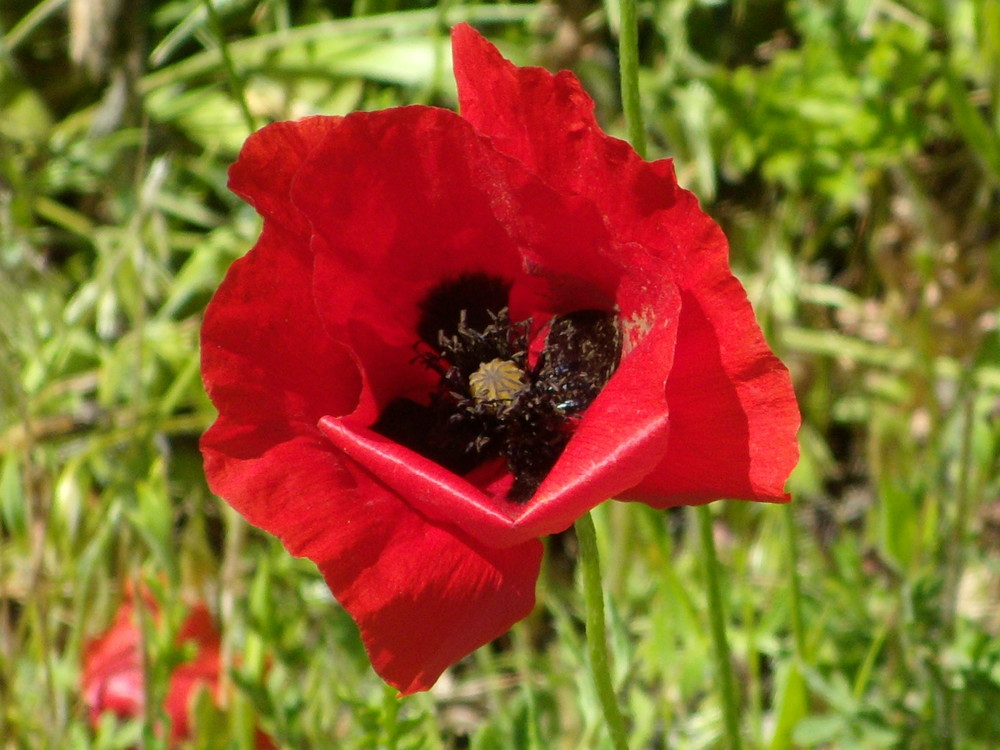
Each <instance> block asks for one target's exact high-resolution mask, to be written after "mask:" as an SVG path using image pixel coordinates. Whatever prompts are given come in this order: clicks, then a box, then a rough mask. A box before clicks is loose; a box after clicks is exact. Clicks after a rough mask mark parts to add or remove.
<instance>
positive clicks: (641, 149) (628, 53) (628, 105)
mask: <svg viewBox="0 0 1000 750" xmlns="http://www.w3.org/2000/svg"><path fill="white" fill-rule="evenodd" d="M621 13H622V24H621V30H620V32H619V38H618V58H619V65H620V66H621V86H622V110H623V111H624V112H625V127H626V129H627V131H628V139H629V141H630V142H631V143H632V148H634V149H635V150H636V153H638V154H639V156H641V157H643V158H645V157H646V130H645V128H644V127H643V124H642V105H641V104H640V103H639V21H638V14H637V11H636V0H621Z"/></svg>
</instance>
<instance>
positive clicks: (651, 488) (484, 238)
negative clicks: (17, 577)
mask: <svg viewBox="0 0 1000 750" xmlns="http://www.w3.org/2000/svg"><path fill="white" fill-rule="evenodd" d="M453 49H454V62H455V73H456V77H457V79H458V87H459V100H460V104H461V115H457V114H455V113H453V112H450V111H447V110H443V109H437V108H431V107H422V106H414V107H398V108H394V109H389V110H385V111H381V112H371V113H355V114H351V115H349V116H347V117H344V118H338V117H310V118H306V119H303V120H300V121H297V122H285V123H277V124H274V125H271V126H269V127H266V128H264V129H263V130H261V131H260V132H258V133H256V134H254V135H253V136H251V137H250V138H249V139H248V140H247V142H246V144H245V146H244V148H243V151H242V153H241V154H240V158H239V160H238V161H237V163H236V164H234V165H233V167H232V169H231V170H230V187H231V188H232V190H233V191H235V192H236V193H237V194H239V195H240V196H242V197H243V198H244V199H245V200H247V201H248V202H249V203H251V204H252V205H253V206H254V207H255V208H256V209H257V211H258V212H259V213H260V215H261V216H262V217H263V219H264V225H263V231H262V234H261V237H260V239H259V240H258V242H257V244H256V246H255V247H254V249H253V250H252V251H251V252H250V253H249V254H247V255H246V256H245V257H243V258H241V259H240V260H238V261H236V262H235V263H234V264H233V266H232V267H231V268H230V270H229V272H228V274H227V276H226V278H225V280H224V281H223V283H222V285H221V287H220V288H219V290H218V292H217V293H216V295H215V297H214V299H213V300H212V302H211V303H210V305H209V307H208V310H207V312H206V316H205V323H204V328H203V330H202V373H203V377H204V382H205V386H206V389H207V390H208V393H209V395H210V396H211V398H212V401H213V402H214V403H215V405H216V406H217V407H218V410H219V417H218V419H217V421H216V422H215V424H214V425H213V426H212V427H211V428H210V429H209V431H208V432H207V433H206V434H205V436H204V437H203V439H202V451H203V453H204V456H205V466H206V473H207V476H208V480H209V483H210V485H211V487H212V489H213V490H214V491H215V492H217V493H218V494H219V495H221V496H222V497H223V498H225V499H226V500H227V501H228V502H229V503H231V504H232V505H233V506H234V507H235V508H236V509H237V510H239V511H240V512H241V513H242V514H243V515H245V516H246V517H247V518H248V519H249V520H250V522H251V523H253V524H255V525H257V526H259V527H261V528H263V529H266V530H267V531H269V532H271V533H273V534H275V535H277V536H278V537H280V538H281V540H282V541H283V542H284V544H285V546H286V547H287V548H288V549H289V550H290V551H291V552H292V553H293V554H296V555H301V556H306V557H308V558H310V559H312V560H313V561H314V562H316V564H317V565H318V566H319V568H320V570H321V571H322V572H323V574H324V576H325V577H326V580H327V583H328V584H329V586H330V588H331V590H332V591H333V593H334V594H335V596H336V597H337V599H338V600H339V601H340V602H341V603H342V604H343V606H344V607H345V608H346V609H347V610H348V611H349V612H350V613H351V615H352V616H353V617H354V619H355V621H356V622H357V623H358V625H359V627H360V629H361V634H362V637H363V639H364V642H365V644H366V647H367V649H368V652H369V655H370V657H371V660H372V664H373V665H374V667H375V669H376V671H377V672H378V673H379V674H380V675H381V676H382V677H383V678H384V679H385V680H386V681H387V682H389V683H391V684H392V685H394V686H395V687H397V688H398V689H399V690H400V691H402V692H403V693H410V692H414V691H417V690H423V689H427V688H428V687H430V686H431V685H432V684H433V683H434V681H435V680H436V679H437V678H438V676H439V675H440V674H441V672H442V671H443V670H444V669H445V668H446V667H447V666H449V665H450V664H452V663H454V662H455V661H457V660H458V659H460V658H462V657H463V656H465V655H466V654H468V653H469V652H471V651H472V650H474V649H475V648H477V647H479V646H480V645H482V644H484V643H486V642H488V641H489V640H491V639H493V638H495V637H497V636H499V635H500V634H502V633H503V632H504V631H506V630H507V629H508V628H509V627H510V625H511V624H513V623H514V622H516V621H517V620H519V619H521V618H523V617H524V616H526V615H527V614H528V612H530V611H531V609H532V607H533V605H534V587H535V580H536V577H537V574H538V567H539V563H540V558H541V553H542V546H541V544H540V542H539V541H538V537H541V536H544V535H546V534H551V533H554V532H558V531H561V530H563V529H566V528H567V527H568V526H570V525H571V524H572V523H573V522H574V520H575V519H576V518H578V517H579V516H580V515H582V514H583V513H586V512H587V511H588V510H590V509H591V508H593V507H594V506H595V505H597V504H599V503H600V502H602V501H604V500H606V499H607V498H611V497H614V498H617V499H619V500H638V501H642V502H645V503H648V504H649V505H652V506H654V507H656V508H667V507H670V506H675V505H682V504H696V503H704V502H708V501H710V500H713V499H716V498H721V497H727V498H744V499H749V500H763V501H774V502H782V501H785V500H787V496H786V495H785V493H784V483H785V480H786V479H787V477H788V474H789V472H790V471H791V469H792V467H793V466H794V464H795V462H796V460H797V457H798V448H797V443H796V440H795V432H796V430H797V428H798V424H799V414H798V409H797V406H796V402H795V397H794V394H793V392H792V388H791V383H790V378H789V376H788V372H787V370H786V369H785V368H784V366H783V365H782V364H781V362H779V361H778V359H777V358H775V356H774V355H773V354H772V353H771V351H770V350H769V349H768V347H767V344H766V343H765V342H764V339H763V336H762V334H761V331H760V328H759V327H758V325H757V323H756V320H755V318H754V314H753V311H752V309H751V307H750V304H749V302H748V301H747V297H746V293H745V292H744V290H743V288H742V287H741V286H740V284H739V282H738V281H737V280H736V279H735V277H734V276H733V274H732V273H731V271H730V269H729V265H728V246H727V243H726V239H725V237H724V236H723V234H722V232H721V230H720V229H719V227H718V226H717V225H716V224H715V223H714V222H713V221H712V220H711V219H710V218H709V217H708V216H707V215H706V214H705V213H704V212H702V211H701V209H700V208H699V206H698V202H697V200H696V199H695V197H694V196H693V195H692V194H691V193H689V192H687V191H685V190H682V189H681V188H680V187H678V185H677V181H676V178H675V175H674V169H673V165H672V162H671V161H670V160H663V161H656V162H646V161H643V160H642V159H641V158H639V157H638V156H637V155H636V153H635V152H634V151H633V150H632V148H631V147H630V146H629V145H628V144H626V143H624V142H622V141H619V140H616V139H614V138H611V137H609V136H607V135H605V134H604V133H602V132H601V130H600V128H599V127H598V125H597V123H596V121H595V119H594V115H593V102H592V101H591V100H590V98H589V97H588V96H587V95H586V94H585V93H584V92H583V90H582V89H581V87H580V84H579V81H577V79H576V78H574V77H573V76H572V75H571V74H569V73H565V72H564V73H560V74H558V75H552V74H550V73H548V72H546V71H544V70H542V69H539V68H519V67H516V66H514V65H512V64H511V63H509V62H508V61H506V60H505V59H503V58H502V57H501V56H500V54H499V53H498V52H497V50H496V49H495V48H494V47H493V46H492V45H491V44H490V43H489V42H487V41H486V40H485V39H483V38H482V37H481V36H480V35H479V34H477V33H476V32H475V31H473V30H472V29H471V28H470V27H468V26H465V25H462V26H458V27H457V28H456V29H455V30H454V32H453Z"/></svg>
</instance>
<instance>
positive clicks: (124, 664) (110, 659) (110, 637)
mask: <svg viewBox="0 0 1000 750" xmlns="http://www.w3.org/2000/svg"><path fill="white" fill-rule="evenodd" d="M142 605H143V607H144V608H145V611H146V613H147V615H148V616H149V617H150V618H151V620H153V621H155V620H157V619H158V618H159V615H158V607H157V606H156V603H155V601H153V599H152V597H150V596H149V595H145V596H143V601H142ZM139 617H140V614H139V611H138V608H137V607H136V605H135V600H134V595H131V594H130V595H129V596H128V597H127V598H126V599H125V601H124V602H123V603H122V605H121V607H119V609H118V612H117V614H116V615H115V618H114V621H113V622H112V624H111V626H110V627H109V628H108V629H107V630H106V631H105V632H104V633H102V634H101V635H99V636H97V637H96V638H94V639H93V640H91V641H90V642H89V643H88V644H87V645H86V647H85V648H84V659H83V676H82V680H81V682H82V687H83V699H84V702H85V703H86V705H87V713H88V717H89V719H90V722H91V724H92V725H93V726H94V727H95V728H96V727H97V726H98V724H99V723H100V721H101V716H102V715H103V714H105V713H113V714H114V715H115V716H117V717H118V718H120V719H135V718H138V717H140V716H142V714H143V710H144V708H145V703H146V685H145V680H144V673H143V663H142V660H143V656H142V648H143V647H142V630H141V628H140V623H139V620H138V618H139ZM177 645H178V646H179V647H189V648H193V650H194V655H193V656H192V658H191V659H189V660H187V661H185V662H182V663H181V664H178V665H177V667H175V668H174V670H173V672H172V673H171V675H170V680H169V683H168V685H167V695H166V698H165V700H164V710H165V712H166V714H167V716H168V717H169V719H170V735H169V741H170V746H171V747H176V746H179V745H180V743H182V742H183V741H185V740H188V739H190V738H191V736H192V726H191V711H192V710H193V708H194V701H195V698H196V696H197V694H198V692H199V691H200V690H208V691H210V693H211V694H212V697H213V699H214V700H215V701H216V702H217V703H218V701H219V698H220V695H219V670H220V651H219V649H220V638H219V632H218V630H216V628H215V624H214V623H213V622H212V616H211V614H210V613H209V612H208V609H207V608H206V607H205V606H204V605H203V604H197V605H195V606H193V607H192V608H191V610H190V612H189V613H188V616H187V617H186V619H185V620H184V622H183V623H182V625H181V628H180V630H179V631H178V633H177ZM256 747H257V748H258V749H259V750H270V749H271V748H273V747H274V745H273V743H272V742H271V740H270V738H269V737H267V736H266V735H264V734H263V733H261V732H257V733H256Z"/></svg>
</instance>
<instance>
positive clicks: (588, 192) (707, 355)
mask: <svg viewBox="0 0 1000 750" xmlns="http://www.w3.org/2000/svg"><path fill="white" fill-rule="evenodd" d="M452 38H453V49H454V55H455V77H456V79H457V80H458V84H459V101H460V104H461V112H462V116H463V117H465V118H466V119H468V120H469V121H470V122H471V123H472V124H473V126H474V127H475V128H476V129H477V130H478V131H479V132H480V133H482V134H483V135H485V136H487V137H489V138H490V139H491V142H492V143H493V145H494V146H495V147H496V148H498V149H499V150H501V151H503V152H504V153H506V154H508V155H510V156H512V157H513V158H515V159H518V160H519V161H521V162H523V163H524V164H525V165H526V166H527V167H528V168H529V169H530V170H532V171H534V172H535V173H536V174H538V175H539V177H540V178H541V179H542V180H543V181H545V182H546V183H547V184H549V185H551V186H552V187H553V188H554V189H556V190H557V191H563V192H569V193H571V194H574V195H579V196H583V197H586V198H587V199H589V200H591V201H593V202H594V204H595V205H597V207H598V208H599V210H600V211H601V214H602V215H603V216H604V217H605V219H606V221H607V223H608V225H609V227H610V228H611V232H612V234H614V236H616V237H618V238H621V239H623V240H626V241H627V240H631V241H634V242H637V243H639V244H641V245H642V246H643V247H645V248H646V249H647V251H648V252H649V253H651V254H653V255H656V256H658V257H660V258H663V259H664V260H665V261H667V262H668V264H669V265H670V267H671V268H672V269H673V271H674V273H675V280H676V283H677V285H678V286H679V287H680V288H681V290H682V296H683V306H682V311H681V320H680V326H679V330H678V353H677V359H676V361H675V365H674V368H673V372H672V373H671V377H670V383H669V384H668V387H667V394H668V399H669V400H670V406H671V435H672V440H671V444H670V446H669V447H668V448H667V452H666V454H665V456H664V459H663V461H662V463H661V465H660V466H659V467H658V468H657V470H656V472H654V474H653V475H652V476H650V477H649V478H648V481H647V482H646V483H645V484H644V485H642V486H640V487H638V488H637V490H636V492H634V493H629V494H628V496H629V497H634V498H636V499H643V500H644V501H646V502H649V503H651V504H654V505H656V506H657V507H665V506H668V505H675V504H680V503H686V502H704V501H707V500H709V499H715V498H718V497H732V498H744V499H756V500H777V501H781V500H787V495H785V493H784V490H783V484H784V479H785V478H786V477H787V475H788V473H789V472H790V471H791V469H792V467H793V466H794V465H795V462H796V460H797V457H798V445H797V442H796V440H795V433H796V431H797V430H798V426H799V420H800V418H799V412H798V407H797V404H796V401H795V395H794V392H793V391H792V388H791V380H790V378H789V376H788V373H787V370H786V369H785V368H784V366H783V365H782V364H781V363H780V361H779V360H778V359H777V358H776V357H774V355H773V354H771V352H770V350H769V349H768V348H767V344H766V343H765V342H764V339H763V335H762V334H761V332H760V329H759V326H758V325H757V322H756V319H755V318H754V314H753V310H752V308H751V307H750V304H749V302H748V301H747V299H746V293H745V292H744V291H743V289H742V286H741V285H740V284H739V282H738V281H737V280H736V278H735V277H734V276H733V275H732V272H731V271H730V270H729V262H728V255H729V248H728V244H727V243H726V240H725V237H724V235H723V234H722V232H721V230H720V229H719V228H718V226H717V225H716V224H715V223H714V222H713V221H712V220H711V219H710V218H709V217H708V216H707V215H706V214H705V213H704V212H703V211H702V210H701V209H700V207H699V206H698V202H697V199H696V198H695V197H694V196H693V195H692V194H691V193H689V192H688V191H686V190H682V189H680V188H679V187H678V185H677V180H676V176H675V174H674V170H673V166H672V163H671V161H670V160H666V159H665V160H661V161H656V162H646V161H644V160H642V159H641V158H640V157H639V156H638V155H637V154H636V153H635V151H634V150H632V148H631V147H630V146H628V144H626V143H624V142H623V141H620V140H617V139H615V138H611V137H610V136H607V135H605V134H604V133H603V132H602V131H601V130H600V128H599V126H598V124H597V122H596V120H595V119H594V114H593V109H594V105H593V101H592V100H591V99H590V97H589V96H588V95H587V94H586V93H585V92H584V91H583V89H582V88H581V87H580V84H579V81H577V79H576V78H575V77H574V76H572V75H571V74H569V73H566V72H563V73H559V74H556V75H552V74H550V73H548V72H547V71H545V70H543V69H541V68H519V67H516V66H514V65H513V64H511V63H510V62H508V61H507V60H505V59H504V58H503V57H502V56H501V55H500V53H499V52H498V51H497V50H496V48H495V47H494V46H493V45H491V44H490V43H489V42H488V41H486V40H485V39H484V38H483V37H482V36H480V35H479V34H478V33H477V32H476V31H474V30H473V29H472V28H471V27H469V26H467V25H464V24H463V25H460V26H458V27H456V28H455V30H454V33H453V37H452ZM727 430H728V431H727ZM661 493H667V494H666V496H664V495H663V494H661Z"/></svg>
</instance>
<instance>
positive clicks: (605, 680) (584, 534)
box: [574, 513, 628, 750]
mask: <svg viewBox="0 0 1000 750" xmlns="http://www.w3.org/2000/svg"><path fill="white" fill-rule="evenodd" d="M574 528H575V530H576V539H577V542H578V543H579V545H580V568H581V570H582V573H583V599H584V604H585V607H586V611H587V652H588V655H589V656H590V671H591V673H592V674H593V676H594V685H595V687H596V688H597V697H598V699H599V700H600V702H601V709H602V711H603V712H604V720H605V721H606V722H607V725H608V731H609V732H610V733H611V742H612V745H613V746H614V748H615V750H628V740H627V735H626V733H625V720H624V718H622V714H621V711H620V710H619V708H618V698H617V696H615V690H614V687H613V686H612V684H611V671H610V669H609V667H608V644H607V636H606V634H605V628H604V591H603V589H602V588H601V562H600V558H599V556H598V553H597V530H596V529H595V528H594V519H593V518H591V516H590V513H585V514H584V515H582V516H581V517H580V518H579V519H578V520H577V522H576V525H575V526H574Z"/></svg>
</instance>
